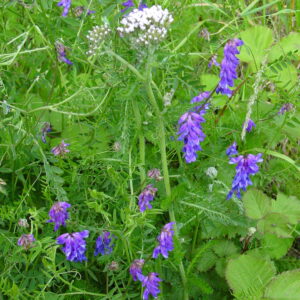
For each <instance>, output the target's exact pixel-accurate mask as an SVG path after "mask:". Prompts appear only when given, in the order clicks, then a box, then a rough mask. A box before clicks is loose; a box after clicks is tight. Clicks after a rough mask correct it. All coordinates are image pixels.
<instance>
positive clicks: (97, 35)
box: [86, 23, 111, 55]
mask: <svg viewBox="0 0 300 300" xmlns="http://www.w3.org/2000/svg"><path fill="white" fill-rule="evenodd" d="M110 33H111V30H110V28H109V26H108V24H106V23H105V24H103V25H101V26H98V25H96V26H94V27H93V29H92V30H90V31H89V33H88V35H87V36H86V37H87V39H88V40H89V50H88V51H87V53H86V54H87V55H94V54H96V52H97V50H98V49H99V47H100V45H101V44H102V42H104V40H105V39H106V38H107V36H108V35H109V34H110Z"/></svg>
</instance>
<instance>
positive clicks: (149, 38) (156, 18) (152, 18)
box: [117, 5, 173, 45]
mask: <svg viewBox="0 0 300 300" xmlns="http://www.w3.org/2000/svg"><path fill="white" fill-rule="evenodd" d="M172 22H173V17H172V15H171V14H170V13H169V11H168V10H167V9H162V7H161V6H160V5H154V6H151V7H149V8H144V9H143V10H138V9H134V10H133V11H132V12H131V13H129V14H128V15H125V16H124V17H123V19H122V20H121V25H122V26H121V27H118V28H117V30H118V32H119V33H120V35H121V36H122V37H123V36H128V37H129V38H131V39H132V41H133V42H134V43H137V44H139V45H149V44H153V43H158V42H160V41H161V40H163V39H164V38H165V37H166V35H167V28H168V27H169V25H170V24H171V23H172Z"/></svg>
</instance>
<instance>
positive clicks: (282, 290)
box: [264, 269, 300, 300]
mask: <svg viewBox="0 0 300 300" xmlns="http://www.w3.org/2000/svg"><path fill="white" fill-rule="evenodd" d="M264 298H265V299H268V300H299V299H300V270H299V269H298V270H293V271H288V272H284V273H281V274H280V275H278V276H276V277H275V278H273V279H272V281H271V282H270V283H269V284H268V286H267V288H266V291H265V293H264Z"/></svg>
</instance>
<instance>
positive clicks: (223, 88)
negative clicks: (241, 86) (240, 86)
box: [216, 39, 244, 97]
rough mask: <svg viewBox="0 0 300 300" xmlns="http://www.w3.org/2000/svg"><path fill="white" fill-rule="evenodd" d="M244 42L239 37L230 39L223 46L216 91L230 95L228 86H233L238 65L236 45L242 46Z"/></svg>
mask: <svg viewBox="0 0 300 300" xmlns="http://www.w3.org/2000/svg"><path fill="white" fill-rule="evenodd" d="M243 44H244V42H243V41H242V40H239V39H233V40H230V41H229V42H228V43H227V44H226V45H225V47H224V59H223V60H222V63H221V72H220V82H219V85H218V87H217V89H216V93H217V94H218V93H221V94H223V95H227V96H228V97H231V96H232V90H230V89H229V87H233V86H234V79H236V78H237V72H236V69H237V66H238V65H239V62H240V61H239V59H238V58H237V57H236V56H235V55H236V54H239V53H240V52H239V50H238V49H237V47H239V46H242V45H243Z"/></svg>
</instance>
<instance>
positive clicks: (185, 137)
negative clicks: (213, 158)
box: [177, 92, 210, 163]
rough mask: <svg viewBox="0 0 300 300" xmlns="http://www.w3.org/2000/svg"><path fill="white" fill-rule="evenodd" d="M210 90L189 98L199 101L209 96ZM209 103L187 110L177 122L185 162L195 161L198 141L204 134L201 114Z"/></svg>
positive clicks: (203, 120)
mask: <svg viewBox="0 0 300 300" xmlns="http://www.w3.org/2000/svg"><path fill="white" fill-rule="evenodd" d="M209 95H210V92H203V93H201V94H199V95H198V96H196V97H194V98H193V99H192V100H191V103H196V102H201V101H203V100H204V99H206V98H207V97H209ZM208 107H209V104H208V103H206V104H204V105H200V106H196V107H195V111H189V112H187V113H185V114H183V115H182V116H181V117H180V119H179V121H178V124H179V125H180V127H179V130H178V132H177V134H178V135H179V137H178V141H183V143H184V146H183V148H182V151H183V152H184V158H185V161H186V162H187V163H191V162H194V161H196V159H197V156H198V155H197V151H201V150H202V148H201V147H200V142H203V141H204V139H205V134H204V133H203V131H202V126H201V123H204V122H205V119H204V118H203V115H204V114H205V113H206V110H207V109H208Z"/></svg>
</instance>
